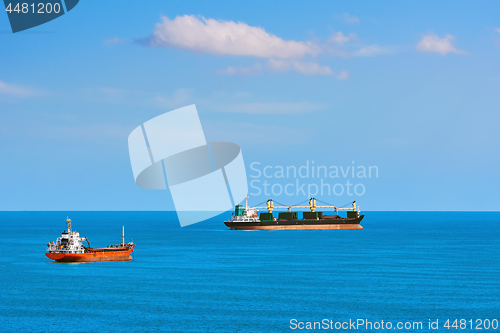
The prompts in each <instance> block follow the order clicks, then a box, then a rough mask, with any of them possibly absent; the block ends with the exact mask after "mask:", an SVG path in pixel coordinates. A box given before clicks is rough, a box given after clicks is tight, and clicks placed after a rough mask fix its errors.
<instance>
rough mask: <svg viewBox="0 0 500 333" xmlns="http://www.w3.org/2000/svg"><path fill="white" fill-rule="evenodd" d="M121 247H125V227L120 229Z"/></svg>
mask: <svg viewBox="0 0 500 333" xmlns="http://www.w3.org/2000/svg"><path fill="white" fill-rule="evenodd" d="M122 246H125V226H123V227H122Z"/></svg>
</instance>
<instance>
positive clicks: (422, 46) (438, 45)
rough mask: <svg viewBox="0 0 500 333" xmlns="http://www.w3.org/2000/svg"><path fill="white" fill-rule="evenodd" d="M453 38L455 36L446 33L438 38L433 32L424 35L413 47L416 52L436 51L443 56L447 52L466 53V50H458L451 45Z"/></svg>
mask: <svg viewBox="0 0 500 333" xmlns="http://www.w3.org/2000/svg"><path fill="white" fill-rule="evenodd" d="M454 39H455V37H453V36H452V35H446V36H445V37H444V38H439V37H438V36H437V35H434V34H429V35H425V36H423V37H422V39H421V40H420V42H418V44H417V45H416V46H415V49H416V50H417V51H418V52H423V53H438V54H440V55H443V56H444V55H447V54H448V53H456V54H467V52H466V51H464V50H460V49H458V48H456V47H455V46H454V45H453V40H454Z"/></svg>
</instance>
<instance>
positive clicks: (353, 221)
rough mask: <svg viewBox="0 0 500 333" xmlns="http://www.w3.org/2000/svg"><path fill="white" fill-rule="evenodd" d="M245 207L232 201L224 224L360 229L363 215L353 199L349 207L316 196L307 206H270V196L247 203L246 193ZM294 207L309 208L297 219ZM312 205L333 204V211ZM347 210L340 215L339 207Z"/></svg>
mask: <svg viewBox="0 0 500 333" xmlns="http://www.w3.org/2000/svg"><path fill="white" fill-rule="evenodd" d="M246 199H247V200H246V205H245V207H243V206H241V205H236V207H235V210H234V213H233V215H232V217H231V220H229V221H225V222H224V224H225V225H226V226H227V227H229V228H230V229H231V230H325V229H334V230H340V229H350V230H355V229H363V227H362V226H361V225H360V222H361V220H362V219H363V218H364V217H365V216H364V215H361V214H360V211H359V206H358V207H357V208H356V201H353V202H352V207H351V208H338V207H336V206H334V205H324V206H317V205H316V199H315V198H311V199H310V200H309V206H286V205H281V206H274V201H273V200H268V201H267V204H266V206H264V207H248V197H247V198H246ZM259 208H261V209H267V213H260V216H259V215H258V212H259ZM279 208H280V209H287V212H280V213H278V217H274V215H273V209H279ZM294 208H309V209H310V211H309V212H303V213H302V219H300V216H299V212H292V209H294ZM316 208H330V209H331V208H333V209H334V212H335V214H334V215H324V214H323V212H317V211H316ZM341 210H347V217H340V216H339V215H338V213H339V211H341Z"/></svg>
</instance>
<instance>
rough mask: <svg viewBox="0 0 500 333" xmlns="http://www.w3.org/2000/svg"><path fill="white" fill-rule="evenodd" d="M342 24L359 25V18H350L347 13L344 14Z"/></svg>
mask: <svg viewBox="0 0 500 333" xmlns="http://www.w3.org/2000/svg"><path fill="white" fill-rule="evenodd" d="M344 22H346V23H359V18H357V17H356V16H351V15H349V14H347V13H344Z"/></svg>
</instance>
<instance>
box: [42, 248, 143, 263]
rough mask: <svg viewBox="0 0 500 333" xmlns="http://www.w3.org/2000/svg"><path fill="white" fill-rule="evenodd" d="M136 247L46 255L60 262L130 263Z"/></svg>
mask: <svg viewBox="0 0 500 333" xmlns="http://www.w3.org/2000/svg"><path fill="white" fill-rule="evenodd" d="M134 247H135V245H132V247H130V248H128V249H123V250H122V249H116V250H115V249H112V250H111V249H109V248H103V249H91V250H90V251H88V252H86V253H50V252H49V253H45V255H46V256H47V258H49V259H52V260H55V261H58V262H96V261H129V260H132V256H131V255H130V253H131V252H132V251H134Z"/></svg>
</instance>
